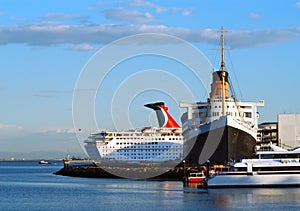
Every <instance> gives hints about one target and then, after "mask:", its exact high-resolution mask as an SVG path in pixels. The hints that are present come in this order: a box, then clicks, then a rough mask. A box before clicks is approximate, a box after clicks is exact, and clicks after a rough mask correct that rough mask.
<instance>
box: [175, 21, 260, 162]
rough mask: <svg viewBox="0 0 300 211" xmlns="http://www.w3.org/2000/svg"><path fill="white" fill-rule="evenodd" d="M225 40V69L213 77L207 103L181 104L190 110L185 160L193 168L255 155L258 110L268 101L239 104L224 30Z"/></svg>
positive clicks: (186, 122)
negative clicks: (227, 64)
mask: <svg viewBox="0 0 300 211" xmlns="http://www.w3.org/2000/svg"><path fill="white" fill-rule="evenodd" d="M221 40H222V48H221V52H222V59H221V67H220V70H218V71H214V72H213V74H212V84H211V92H210V95H209V98H208V99H207V102H196V103H184V102H181V103H180V107H182V108H187V112H185V113H184V114H183V115H182V116H181V121H182V131H183V136H184V157H185V161H186V163H187V164H190V165H199V164H203V163H205V162H206V161H207V160H209V161H210V162H211V163H214V164H226V163H228V162H232V161H238V160H240V159H242V158H252V157H253V156H254V151H255V146H256V139H257V130H258V118H259V114H258V112H257V107H258V106H264V101H259V102H241V101H237V99H236V98H235V96H234V95H233V93H234V91H233V90H230V88H231V86H230V84H229V74H228V72H227V71H226V70H225V59H224V57H225V56H224V50H225V47H224V29H223V27H222V29H221ZM229 87H230V88H229Z"/></svg>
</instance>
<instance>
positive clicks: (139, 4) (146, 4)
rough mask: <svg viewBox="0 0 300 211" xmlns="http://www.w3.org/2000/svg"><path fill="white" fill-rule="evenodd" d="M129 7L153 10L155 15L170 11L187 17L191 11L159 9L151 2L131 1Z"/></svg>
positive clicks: (186, 9) (188, 9) (187, 9)
mask: <svg viewBox="0 0 300 211" xmlns="http://www.w3.org/2000/svg"><path fill="white" fill-rule="evenodd" d="M129 5H130V6H135V7H149V8H153V9H154V10H155V12H157V13H163V12H168V11H171V12H173V13H180V14H181V15H183V16H189V15H190V14H191V13H192V11H193V10H192V9H191V8H165V7H161V6H159V5H157V4H154V3H152V2H149V1H144V0H131V1H130V2H129Z"/></svg>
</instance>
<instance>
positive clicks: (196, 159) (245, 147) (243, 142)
mask: <svg viewBox="0 0 300 211" xmlns="http://www.w3.org/2000/svg"><path fill="white" fill-rule="evenodd" d="M210 143H214V144H213V145H215V146H209V145H212V144H210ZM255 145H256V140H255V139H254V138H253V137H252V136H251V135H249V134H248V133H246V132H244V131H242V130H239V129H236V128H233V127H230V126H225V127H223V128H219V129H215V130H211V131H209V132H206V133H203V134H200V135H198V136H197V137H195V138H194V139H193V140H187V141H185V143H184V155H185V161H186V163H187V164H188V165H199V164H200V165H201V164H204V163H205V162H206V161H207V160H209V161H210V163H211V164H226V163H228V162H233V161H239V160H240V159H243V158H253V157H254V149H255Z"/></svg>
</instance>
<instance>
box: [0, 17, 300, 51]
mask: <svg viewBox="0 0 300 211" xmlns="http://www.w3.org/2000/svg"><path fill="white" fill-rule="evenodd" d="M138 33H165V34H169V35H173V36H177V37H179V38H182V39H185V40H186V41H188V42H192V43H199V42H204V43H212V44H215V41H216V39H217V38H218V37H219V36H220V35H219V32H218V29H189V28H179V27H168V26H165V25H144V24H142V25H97V24H92V25H84V24H82V25H80V24H77V25H76V24H73V25H72V24H63V23H56V22H40V23H34V24H21V25H11V26H4V25H2V26H0V44H1V45H6V44H11V43H22V44H23V43H25V44H28V45H40V46H51V45H60V44H69V45H71V46H70V47H69V50H78V51H81V50H83V51H88V50H93V47H92V46H91V44H107V43H109V42H111V41H114V40H116V39H119V38H122V37H125V36H129V35H134V34H138ZM299 36H300V30H299V27H297V28H289V29H260V30H247V29H242V30H228V32H227V34H226V40H227V42H228V43H230V45H231V46H232V47H235V48H245V47H256V46H261V45H266V44H270V43H280V42H285V41H290V40H294V39H298V38H299Z"/></svg>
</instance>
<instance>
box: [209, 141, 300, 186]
mask: <svg viewBox="0 0 300 211" xmlns="http://www.w3.org/2000/svg"><path fill="white" fill-rule="evenodd" d="M274 149H275V150H274V151H258V152H257V153H256V154H257V155H258V156H259V157H258V158H256V159H243V160H242V161H241V162H237V163H233V164H232V165H231V168H232V171H230V172H221V173H220V172H216V173H215V174H214V175H212V176H210V177H209V178H207V179H206V183H205V187H207V188H235V187H289V186H292V187H295V186H300V160H299V158H300V150H299V149H296V150H291V151H287V150H281V149H280V148H279V147H275V148H274Z"/></svg>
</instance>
